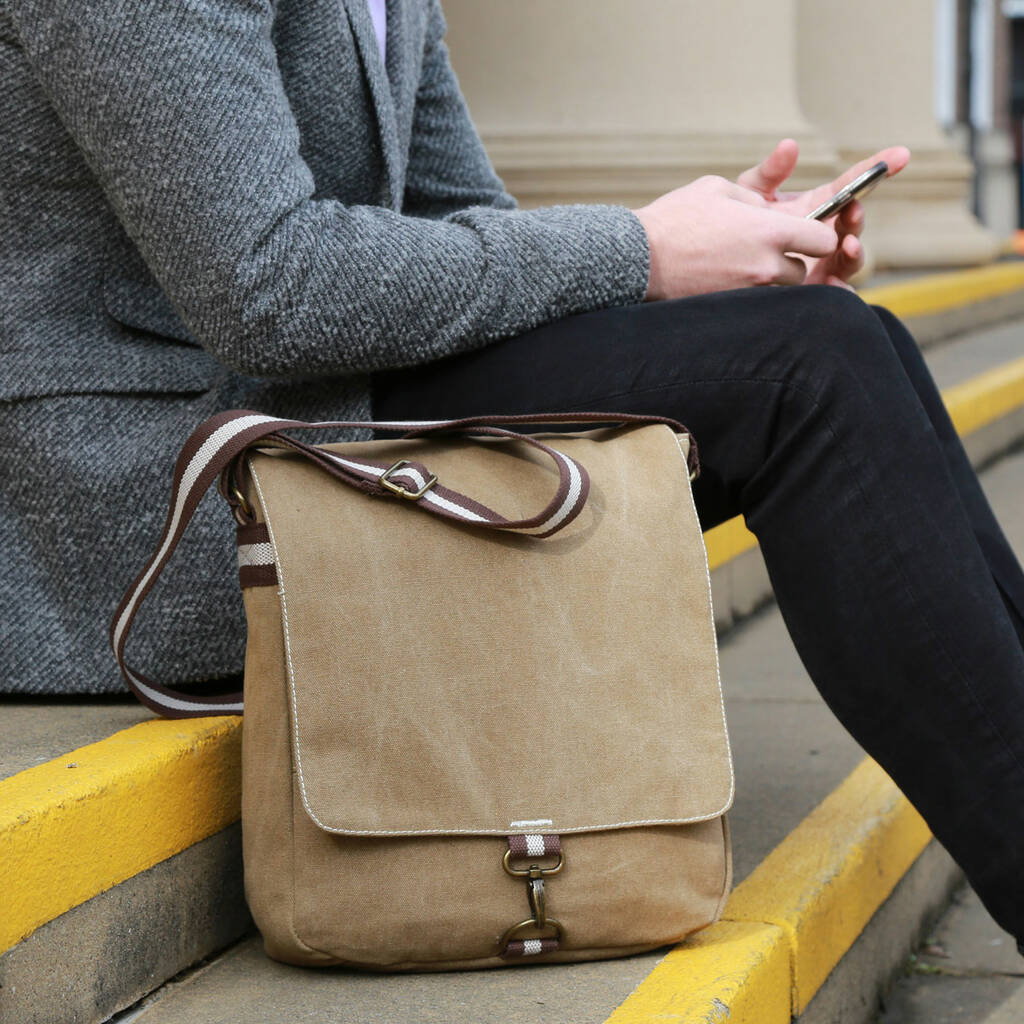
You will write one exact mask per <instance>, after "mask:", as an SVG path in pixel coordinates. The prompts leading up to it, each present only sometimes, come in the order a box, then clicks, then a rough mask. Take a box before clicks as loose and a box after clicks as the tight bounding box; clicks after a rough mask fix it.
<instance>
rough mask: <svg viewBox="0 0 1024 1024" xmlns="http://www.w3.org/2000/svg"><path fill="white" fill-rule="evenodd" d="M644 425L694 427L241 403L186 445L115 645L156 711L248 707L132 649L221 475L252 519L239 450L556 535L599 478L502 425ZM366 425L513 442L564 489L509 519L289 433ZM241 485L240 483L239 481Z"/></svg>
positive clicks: (466, 515) (417, 475) (449, 515)
mask: <svg viewBox="0 0 1024 1024" xmlns="http://www.w3.org/2000/svg"><path fill="white" fill-rule="evenodd" d="M499 423H501V424H506V425H516V424H538V425H540V424H564V423H579V424H591V425H593V424H598V423H600V424H617V423H620V424H634V423H635V424H640V423H663V424H666V425H667V426H669V427H671V428H672V429H673V430H676V431H678V432H680V433H688V432H687V431H686V429H685V428H684V427H683V426H682V425H681V424H679V423H677V422H676V421H674V420H671V419H666V418H662V417H657V416H637V415H623V414H616V413H553V414H536V415H520V416H489V417H477V418H472V419H462V420H430V421H392V422H367V421H346V420H338V421H326V422H320V423H305V422H303V421H302V420H288V419H279V418H277V417H274V416H265V415H263V414H261V413H257V412H251V411H249V410H246V409H236V410H231V411H229V412H222V413H219V414H218V415H216V416H212V417H211V418H210V419H208V420H206V421H205V422H204V423H202V424H200V425H199V426H198V427H197V428H196V429H195V431H193V433H192V435H191V436H190V437H189V438H188V440H187V441H186V442H185V445H184V447H183V448H182V450H181V453H180V454H179V456H178V459H177V462H176V463H175V467H174V477H173V483H172V488H171V500H170V508H169V510H168V513H167V519H166V521H165V523H164V528H163V532H162V533H161V535H160V540H159V542H158V544H157V547H156V551H155V552H154V553H153V555H152V556H151V557H150V559H149V560H148V561H147V562H146V565H145V566H144V568H143V569H142V571H141V572H140V573H139V575H138V576H137V577H136V578H135V580H134V582H133V583H132V585H131V586H130V587H129V588H128V591H127V593H126V594H125V595H124V597H123V598H122V600H121V603H120V604H119V605H118V608H117V611H116V612H115V613H114V619H113V621H112V623H111V626H110V643H111V647H112V648H113V650H114V656H115V657H116V658H117V663H118V666H119V667H120V669H121V674H122V675H123V676H124V678H125V680H126V681H127V683H128V686H129V687H130V688H131V690H132V692H133V693H134V694H135V695H136V696H137V697H138V698H139V700H140V701H142V703H143V704H145V705H146V706H147V707H149V708H151V709H152V710H153V711H156V712H157V713H158V714H161V715H165V716H167V717H169V718H196V717H200V716H205V715H237V714H241V713H242V694H241V692H238V693H232V694H225V695H222V696H212V697H208V696H203V697H198V696H194V695H191V694H187V693H182V692H179V691H176V690H173V689H171V688H169V687H167V686H164V685H162V684H160V683H158V682H155V681H154V680H152V679H149V678H147V677H146V676H145V675H143V674H142V673H141V672H139V671H137V670H136V669H134V668H132V667H131V666H129V665H128V664H127V662H126V661H125V656H124V652H125V645H126V642H127V639H128V634H129V631H130V630H131V626H132V623H133V622H134V620H135V616H136V615H137V613H138V611H139V608H140V606H141V604H142V602H143V601H144V600H145V598H146V595H147V594H148V593H149V592H150V591H151V590H152V589H153V585H154V584H155V583H156V580H157V578H158V577H159V575H160V573H161V571H162V570H163V568H164V566H165V565H166V564H167V562H168V561H169V560H170V558H171V555H172V554H173V553H174V549H175V548H176V547H177V545H178V542H179V540H180V539H181V536H182V534H183V533H184V532H185V528H186V527H187V526H188V523H189V521H190V520H191V518H192V515H193V514H194V512H195V510H196V508H197V506H198V505H199V501H200V499H201V498H202V497H203V495H204V494H205V493H206V491H207V489H208V488H209V487H210V486H211V484H213V483H214V481H216V480H218V479H220V480H221V493H222V494H223V495H224V497H225V498H226V499H227V501H228V503H229V504H230V505H231V506H232V508H233V510H234V512H235V515H236V518H238V519H239V521H240V522H243V523H244V522H245V515H246V513H247V511H248V510H247V509H246V507H245V500H244V498H243V497H242V494H241V491H240V489H239V488H238V487H237V481H234V479H233V476H232V473H233V469H235V468H237V466H238V465H239V463H240V459H239V456H240V455H241V454H242V453H243V452H245V450H246V449H248V448H251V447H261V446H262V447H284V448H289V449H291V450H293V451H295V452H297V453H298V454H300V455H302V456H303V457H305V458H307V459H309V460H310V461H312V462H314V463H315V464H316V465H318V466H319V467H320V468H322V469H323V470H324V471H325V472H327V473H329V474H330V475H331V476H334V477H336V478H337V479H338V480H340V481H342V482H343V483H346V484H349V485H350V486H352V487H356V488H358V489H360V490H362V491H365V492H367V493H369V494H376V495H382V496H383V495H390V496H393V497H397V498H400V499H403V500H408V501H410V502H411V503H414V504H416V505H418V506H420V507H421V508H422V509H423V510H424V511H426V512H430V513H432V514H433V515H437V516H440V517H442V518H445V519H451V520H455V521H456V522H460V523H469V524H472V525H474V526H478V527H482V528H486V529H491V530H502V531H509V532H515V533H522V534H527V535H530V536H534V537H538V538H540V537H550V536H551V535H552V534H554V533H557V532H558V531H559V530H561V529H562V528H563V527H565V526H566V525H568V524H569V523H570V522H572V520H573V519H575V518H576V516H577V515H579V513H580V512H581V511H582V509H583V506H584V504H585V503H586V500H587V494H588V492H589V487H590V481H589V477H588V476H587V472H586V470H585V469H584V468H583V466H581V465H580V464H579V463H578V462H577V461H576V460H575V459H572V458H570V457H569V456H568V455H565V454H564V453H563V452H560V451H558V450H557V449H555V448H552V447H550V446H549V445H547V444H545V443H544V442H542V441H541V440H539V439H538V438H536V437H532V436H530V435H528V434H522V433H517V432H515V431H513V430H509V429H507V428H506V427H501V426H497V424H499ZM346 427H363V428H371V429H375V430H379V431H388V432H396V433H403V434H404V435H405V436H406V437H417V436H422V435H425V434H429V433H438V432H464V433H471V434H483V435H487V436H495V437H505V438H513V439H516V440H518V441H522V442H524V443H526V444H529V445H531V446H533V447H534V448H537V449H539V450H540V451H542V452H544V453H545V454H546V455H548V456H549V457H550V458H551V459H552V460H553V461H554V463H555V466H556V468H557V470H558V487H557V490H556V492H555V494H554V496H553V497H552V498H551V500H550V501H549V502H548V504H547V505H546V506H545V507H544V508H543V509H541V511H540V512H538V513H537V514H536V515H534V516H530V517H527V518H520V519H509V518H506V517H505V516H503V515H501V514H500V513H498V512H495V511H494V510H492V509H490V508H488V507H487V506H486V505H483V504H481V503H480V502H478V501H475V500H474V499H472V498H470V497H467V496H466V495H464V494H459V493H458V492H457V491H453V490H451V489H450V488H447V487H445V486H444V485H443V484H441V483H439V482H438V481H437V479H436V477H434V476H433V474H431V473H430V471H429V469H428V468H427V467H426V466H424V465H422V464H420V463H418V462H413V461H406V460H403V461H401V462H397V463H387V462H376V461H374V460H371V459H363V458H359V459H352V458H348V457H345V456H343V455H339V454H338V453H335V452H329V451H325V450H324V449H322V448H318V447H317V446H315V445H310V444H306V443H304V442H302V441H298V440H296V439H294V438H291V437H287V436H286V435H285V434H284V433H283V431H287V430H297V429H302V430H309V429H316V430H320V429H339V428H346ZM690 471H691V476H693V475H695V474H696V472H697V449H696V445H695V444H694V443H693V438H692V436H691V438H690ZM233 483H234V484H235V486H232V484H233Z"/></svg>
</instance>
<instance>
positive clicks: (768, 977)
mask: <svg viewBox="0 0 1024 1024" xmlns="http://www.w3.org/2000/svg"><path fill="white" fill-rule="evenodd" d="M790 1006H791V997H790V953H789V948H788V940H787V938H786V934H785V932H783V930H782V929H781V928H778V927H776V926H775V925H768V924H761V923H758V922H746V921H719V922H718V924H713V925H712V926H711V927H710V928H706V929H705V930H704V931H702V932H698V933H697V934H696V935H694V936H693V937H691V938H690V939H689V940H687V942H686V944H685V945H684V946H679V947H677V948H676V949H674V950H672V952H671V953H669V954H668V956H666V957H665V959H664V960H662V961H660V962H659V963H658V965H657V966H656V967H655V968H654V970H653V971H651V973H650V974H649V975H648V976H647V977H646V978H645V979H644V980H643V981H642V982H641V983H640V984H639V985H638V986H637V988H636V989H635V990H634V992H633V994H632V995H631V996H630V997H629V998H628V999H627V1000H626V1001H625V1002H624V1003H623V1004H622V1005H621V1006H619V1007H618V1008H617V1009H616V1010H615V1012H614V1013H613V1014H612V1015H611V1016H610V1017H609V1018H608V1019H607V1020H606V1021H605V1024H655V1022H656V1024H688V1022H690V1021H699V1022H701V1024H704V1022H713V1024H719V1022H721V1024H725V1022H726V1021H728V1024H790V1019H791V1018H790Z"/></svg>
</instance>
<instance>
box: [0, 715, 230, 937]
mask: <svg viewBox="0 0 1024 1024" xmlns="http://www.w3.org/2000/svg"><path fill="white" fill-rule="evenodd" d="M241 732H242V730H241V719H240V718H193V719H183V720H179V721H168V720H165V719H155V720H153V721H151V722H142V723H141V724H139V725H135V726H132V727H131V728H130V729H124V730H122V731H121V732H118V733H115V734H114V735H113V736H110V737H108V738H107V739H104V740H100V741H99V742H98V743H91V744H89V745H88V746H85V747H79V748H78V749H77V750H73V751H71V752H70V753H69V754H64V755H63V756H61V757H59V758H56V759H55V760H53V761H48V762H47V763H46V764H41V765H37V766H36V767H34V768H28V769H26V770H25V771H22V772H18V773H17V774H16V775H12V776H10V777H9V778H6V779H3V780H0V865H2V868H0V877H2V878H3V880H4V892H3V899H2V912H0V952H3V951H4V950H6V949H9V948H10V947H11V946H13V945H14V944H15V943H17V942H20V941H21V939H23V938H24V937H25V936H26V935H28V934H30V933H31V932H33V931H34V930H35V929H36V928H38V927H39V926H40V925H42V924H45V923H46V922H47V921H52V920H53V919H54V918H55V917H57V916H58V915H60V914H63V913H64V912H65V911H67V910H70V909H71V908H72V907H76V906H78V904H80V903H84V902H85V901H86V900H87V899H91V898H92V897H93V896H95V895H97V894H98V893H101V892H103V891H104V890H106V889H109V888H110V887H111V886H114V885H117V884H118V883H119V882H123V881H124V880H125V879H126V878H131V877H132V876H133V875H137V874H139V872H141V871H145V870H146V869H147V868H151V867H153V865H154V864H158V863H160V861H162V860H166V859H167V858H168V857H172V856H173V855H174V854H176V853H180V852H181V851H182V850H184V849H186V848H188V847H189V846H192V845H193V844H195V843H198V842H199V841H200V840H202V839H205V838H206V837H207V836H210V835H213V834H214V833H215V832H218V831H220V829H222V828H225V827H226V826H228V825H230V824H231V823H232V822H234V821H237V820H238V817H239V813H240V808H241V777H242V776H241Z"/></svg>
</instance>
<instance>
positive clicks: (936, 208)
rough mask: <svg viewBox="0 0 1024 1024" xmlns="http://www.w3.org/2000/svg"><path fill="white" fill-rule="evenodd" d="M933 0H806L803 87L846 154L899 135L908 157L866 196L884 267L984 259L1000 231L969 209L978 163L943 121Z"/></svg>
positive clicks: (872, 238)
mask: <svg viewBox="0 0 1024 1024" xmlns="http://www.w3.org/2000/svg"><path fill="white" fill-rule="evenodd" d="M934 17H935V6H934V0H899V2H898V3H894V2H893V0H859V2H858V3H857V4H855V5H853V6H851V4H850V3H849V2H848V0H799V31H798V34H797V38H798V49H797V54H798V67H799V95H800V100H801V104H802V107H803V109H804V111H805V112H806V114H807V115H808V117H809V118H810V119H811V121H812V122H814V123H815V124H816V125H817V126H818V128H819V129H820V130H821V132H822V133H823V134H826V135H827V136H828V137H829V138H830V139H832V140H833V141H834V142H835V143H836V145H837V146H838V149H839V154H840V157H841V158H842V160H843V162H844V163H852V162H854V161H855V160H859V159H862V158H863V157H865V156H868V155H870V154H871V153H872V152H874V151H875V150H877V149H880V148H882V147H883V146H886V145H892V144H894V143H902V144H904V145H907V146H909V147H910V149H911V152H912V154H913V158H912V161H911V164H910V166H909V167H908V168H907V170H906V171H904V172H903V173H902V174H901V175H900V176H899V177H898V178H895V179H893V180H892V181H887V182H884V183H883V184H881V185H880V186H879V187H878V189H877V190H876V191H875V193H874V194H873V195H872V197H871V198H870V199H869V200H868V208H869V216H868V225H869V230H868V233H867V234H866V235H865V243H866V247H867V248H868V251H869V252H871V253H872V254H873V256H874V259H875V261H876V264H877V265H878V266H880V267H885V266H888V267H907V266H943V265H945V266H949V265H966V264H972V263H984V262H987V261H988V260H990V259H992V258H993V257H994V256H995V255H996V253H997V251H998V248H999V240H998V239H997V238H996V236H995V235H994V234H993V233H992V232H990V231H989V230H987V229H986V228H984V227H982V225H981V224H979V223H978V221H977V219H976V218H975V217H974V216H973V214H972V213H971V212H970V203H971V188H972V177H973V168H972V166H971V163H970V161H969V160H968V159H967V158H966V157H965V156H964V155H963V153H962V152H960V151H959V150H958V149H957V148H956V146H955V145H954V144H952V143H951V142H950V140H949V139H948V138H947V137H946V136H945V135H944V134H943V133H942V132H941V131H940V130H939V128H938V125H937V123H936V119H935V94H934V81H935V79H934V60H935V50H934V28H935V22H934Z"/></svg>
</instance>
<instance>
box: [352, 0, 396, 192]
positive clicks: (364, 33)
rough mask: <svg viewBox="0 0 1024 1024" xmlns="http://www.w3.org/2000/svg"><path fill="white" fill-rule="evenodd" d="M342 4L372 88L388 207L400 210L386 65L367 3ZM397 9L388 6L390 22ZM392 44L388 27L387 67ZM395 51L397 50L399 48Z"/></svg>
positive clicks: (393, 119) (390, 96) (360, 1)
mask: <svg viewBox="0 0 1024 1024" xmlns="http://www.w3.org/2000/svg"><path fill="white" fill-rule="evenodd" d="M343 3H344V5H345V11H346V13H347V14H348V20H349V24H350V25H351V26H352V35H353V36H354V37H355V41H356V46H357V48H358V49H359V59H360V61H361V62H362V65H363V74H365V75H366V80H367V81H368V82H369V84H370V92H371V94H372V95H373V106H374V112H375V114H376V116H377V131H378V134H379V136H380V147H381V154H382V155H383V158H384V166H385V169H386V171H387V183H388V205H389V206H391V207H392V209H396V210H397V209H398V208H399V207H400V206H401V203H402V194H401V193H402V189H401V184H400V176H399V159H398V128H397V124H396V121H395V104H394V100H393V98H392V95H391V84H390V82H389V81H388V73H387V70H386V69H385V67H384V62H383V61H382V60H381V59H380V49H379V48H378V46H377V34H376V32H374V30H373V19H372V18H371V17H370V8H369V6H368V5H367V2H366V0H343ZM394 7H395V4H393V3H388V15H389V22H390V15H391V11H392V10H393V8H394ZM395 42H396V43H397V42H398V40H395ZM391 44H392V39H391V25H390V24H389V25H388V40H387V53H388V58H389V59H388V64H391V65H392V66H394V65H393V62H392V61H391V59H390V56H391V52H390V51H391V49H392V46H391ZM395 48H396V50H397V46H396V47H395Z"/></svg>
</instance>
